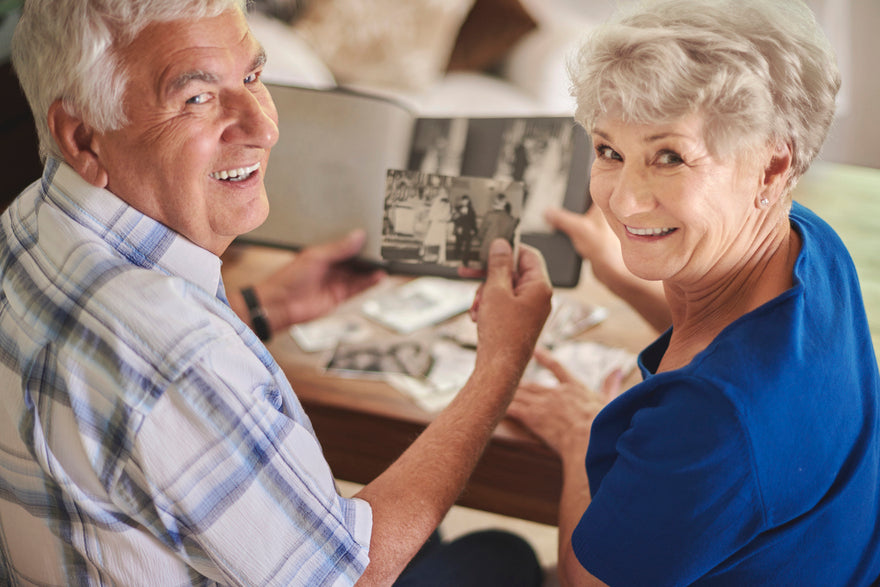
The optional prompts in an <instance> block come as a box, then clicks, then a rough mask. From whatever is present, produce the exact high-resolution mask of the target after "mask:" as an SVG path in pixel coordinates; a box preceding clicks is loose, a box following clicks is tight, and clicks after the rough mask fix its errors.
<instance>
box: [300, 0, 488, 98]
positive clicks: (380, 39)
mask: <svg viewBox="0 0 880 587" xmlns="http://www.w3.org/2000/svg"><path fill="white" fill-rule="evenodd" d="M473 3H474V0H321V1H318V2H310V3H309V4H308V6H307V8H306V10H305V12H304V13H303V14H302V15H301V16H300V17H299V18H297V19H296V21H295V22H294V23H293V24H292V26H293V28H294V30H296V31H297V32H298V33H299V34H301V35H302V37H303V39H305V40H306V42H308V43H309V44H310V45H311V46H312V48H313V49H314V50H315V52H316V53H317V54H318V55H320V56H321V58H322V59H323V60H324V63H325V64H326V65H327V67H328V68H329V69H330V71H331V72H333V75H334V77H335V78H336V80H337V81H338V82H339V83H340V84H347V83H356V84H368V85H377V86H388V87H395V88H400V89H405V90H417V91H418V90H423V89H425V88H427V87H428V86H430V85H431V84H432V83H433V82H435V81H436V80H438V79H439V78H440V77H442V76H443V74H444V73H445V71H446V65H447V63H448V62H449V56H450V54H451V52H452V48H453V45H454V43H455V39H456V36H457V35H458V31H459V28H460V27H461V25H462V23H463V22H464V20H465V18H466V17H467V15H468V11H469V10H470V8H471V6H472V5H473Z"/></svg>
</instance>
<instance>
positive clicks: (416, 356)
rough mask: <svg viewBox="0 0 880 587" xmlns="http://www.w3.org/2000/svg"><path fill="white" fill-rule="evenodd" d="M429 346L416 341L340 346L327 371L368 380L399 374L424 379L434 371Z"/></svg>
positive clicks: (400, 339) (402, 340) (399, 339)
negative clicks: (367, 378)
mask: <svg viewBox="0 0 880 587" xmlns="http://www.w3.org/2000/svg"><path fill="white" fill-rule="evenodd" d="M432 363H433V357H432V355H431V348H430V345H429V344H426V343H425V342H423V341H420V340H417V339H415V338H395V339H387V340H379V341H377V340H372V341H370V342H362V343H341V344H340V345H339V346H337V347H336V350H335V351H334V352H333V356H332V357H331V358H330V361H329V362H328V363H327V371H332V372H335V373H337V374H348V375H356V376H366V377H382V376H384V375H385V374H387V373H399V374H403V375H407V376H409V377H416V378H421V377H425V376H427V374H428V372H429V371H430V370H431V364H432Z"/></svg>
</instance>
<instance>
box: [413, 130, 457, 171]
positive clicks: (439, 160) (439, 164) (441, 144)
mask: <svg viewBox="0 0 880 587" xmlns="http://www.w3.org/2000/svg"><path fill="white" fill-rule="evenodd" d="M467 137H468V119H467V118H428V119H425V120H423V121H421V123H420V124H418V125H417V126H416V131H415V133H414V135H413V141H412V145H411V147H410V154H409V165H407V168H408V169H411V170H413V171H421V172H422V173H436V174H439V175H461V166H462V160H463V158H464V150H465V145H466V144H467Z"/></svg>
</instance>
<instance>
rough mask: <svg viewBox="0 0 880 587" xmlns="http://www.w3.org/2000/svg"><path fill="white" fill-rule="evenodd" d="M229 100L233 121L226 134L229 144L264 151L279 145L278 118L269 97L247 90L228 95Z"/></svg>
mask: <svg viewBox="0 0 880 587" xmlns="http://www.w3.org/2000/svg"><path fill="white" fill-rule="evenodd" d="M226 99H227V102H226V104H225V108H226V112H227V113H228V116H229V118H230V120H229V125H228V126H227V127H226V130H225V131H224V138H225V139H226V140H227V141H230V142H236V143H245V144H248V145H249V146H254V147H260V148H264V149H268V148H271V147H272V146H274V145H275V143H276V142H278V123H277V120H278V118H277V114H276V111H275V104H274V103H273V102H272V99H271V98H270V97H269V96H268V94H267V95H266V96H265V98H264V97H262V96H257V95H256V94H254V93H253V92H251V91H250V90H247V89H245V90H242V91H239V92H235V94H234V95H227V96H226Z"/></svg>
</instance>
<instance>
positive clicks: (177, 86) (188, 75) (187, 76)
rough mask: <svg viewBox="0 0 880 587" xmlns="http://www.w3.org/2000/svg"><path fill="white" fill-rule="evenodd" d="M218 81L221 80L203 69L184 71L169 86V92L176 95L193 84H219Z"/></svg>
mask: <svg viewBox="0 0 880 587" xmlns="http://www.w3.org/2000/svg"><path fill="white" fill-rule="evenodd" d="M218 80H219V78H218V77H217V76H216V75H215V74H213V73H210V72H208V71H203V70H201V69H193V70H190V71H184V72H183V73H181V74H180V75H178V76H177V77H175V78H174V79H172V80H171V82H170V83H169V84H168V90H169V92H171V93H174V92H179V91H180V90H182V89H183V88H185V87H186V86H187V85H189V84H190V83H191V82H205V83H217V81H218Z"/></svg>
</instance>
